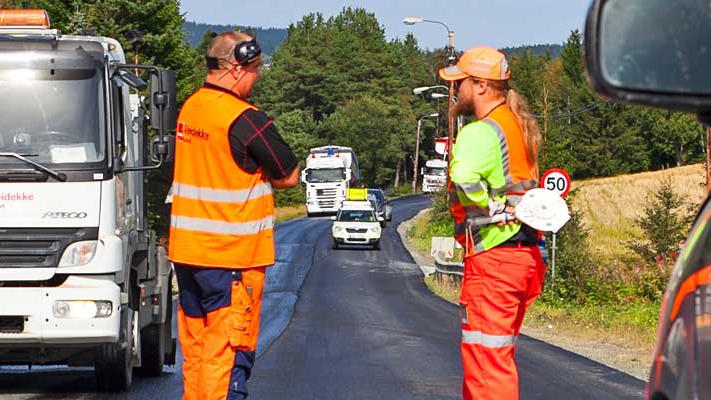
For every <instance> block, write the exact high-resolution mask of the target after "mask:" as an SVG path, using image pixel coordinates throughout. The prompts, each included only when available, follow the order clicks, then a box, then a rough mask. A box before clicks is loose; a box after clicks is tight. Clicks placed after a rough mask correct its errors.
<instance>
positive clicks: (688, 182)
mask: <svg viewBox="0 0 711 400" xmlns="http://www.w3.org/2000/svg"><path fill="white" fill-rule="evenodd" d="M663 179H669V180H670V181H671V182H672V184H673V187H674V190H675V192H676V193H678V194H679V195H680V196H681V197H683V198H685V199H687V201H689V202H691V203H694V204H700V203H701V201H702V200H703V198H704V196H705V195H706V189H705V187H704V183H705V175H704V166H703V165H702V164H696V165H689V166H685V167H679V168H672V169H668V170H663V171H654V172H645V173H641V174H634V175H623V176H616V177H612V178H602V179H590V180H586V181H580V182H574V183H573V189H579V191H578V194H577V195H576V196H575V200H574V201H575V204H574V205H575V206H576V207H577V208H578V209H579V210H581V211H582V212H583V223H584V225H585V226H586V227H587V228H588V229H590V236H589V245H590V249H591V251H592V253H593V256H595V258H596V259H599V260H601V261H603V262H605V263H608V264H613V265H614V264H619V262H620V260H624V259H626V258H628V257H630V256H632V254H631V252H630V251H629V250H628V249H627V248H626V247H625V244H624V243H625V241H626V240H629V239H630V238H631V237H637V236H639V235H640V233H641V232H640V231H639V229H638V228H637V227H635V225H634V220H635V219H636V218H638V217H639V216H640V215H641V214H642V211H643V208H644V204H646V198H647V195H648V193H649V191H650V190H654V189H655V188H656V187H657V186H658V185H659V182H661V181H662V180H663Z"/></svg>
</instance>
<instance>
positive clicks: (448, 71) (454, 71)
mask: <svg viewBox="0 0 711 400" xmlns="http://www.w3.org/2000/svg"><path fill="white" fill-rule="evenodd" d="M468 76H469V75H467V74H466V73H464V72H462V71H461V70H460V69H459V68H457V66H456V65H450V66H449V67H445V68H442V69H440V70H439V77H440V78H442V79H443V80H445V81H449V82H451V81H461V80H462V79H464V78H466V77H468Z"/></svg>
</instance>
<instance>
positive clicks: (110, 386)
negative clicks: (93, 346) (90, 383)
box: [94, 307, 137, 392]
mask: <svg viewBox="0 0 711 400" xmlns="http://www.w3.org/2000/svg"><path fill="white" fill-rule="evenodd" d="M134 323H137V322H136V321H134V311H133V310H132V309H131V308H130V307H126V309H125V311H122V312H121V326H122V327H124V328H123V329H122V331H121V335H120V337H119V341H118V343H108V344H104V345H101V346H100V347H99V348H97V350H96V354H95V356H94V375H95V376H96V385H97V387H98V388H99V390H101V391H104V392H124V391H127V390H128V389H129V388H130V387H131V382H132V381H133V347H134V344H133V340H134V338H133V324H134Z"/></svg>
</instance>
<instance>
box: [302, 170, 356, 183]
mask: <svg viewBox="0 0 711 400" xmlns="http://www.w3.org/2000/svg"><path fill="white" fill-rule="evenodd" d="M344 179H346V173H345V171H344V170H343V168H319V169H311V168H310V169H307V170H306V181H307V182H309V183H323V182H339V181H342V180H344Z"/></svg>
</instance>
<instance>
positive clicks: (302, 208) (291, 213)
mask: <svg viewBox="0 0 711 400" xmlns="http://www.w3.org/2000/svg"><path fill="white" fill-rule="evenodd" d="M304 215H306V205H303V204H299V205H294V206H284V207H277V208H276V222H277V223H280V222H286V221H291V220H292V219H296V218H300V217H303V216H304Z"/></svg>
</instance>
